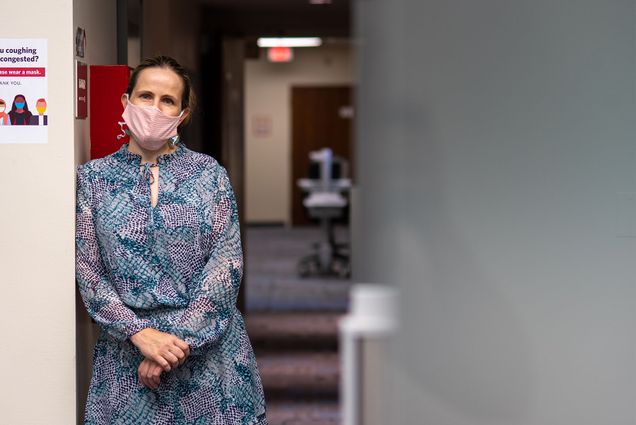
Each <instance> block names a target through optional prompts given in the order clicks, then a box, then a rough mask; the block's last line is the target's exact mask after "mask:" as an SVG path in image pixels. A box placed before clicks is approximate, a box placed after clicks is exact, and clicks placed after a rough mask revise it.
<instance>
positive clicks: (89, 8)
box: [69, 0, 117, 423]
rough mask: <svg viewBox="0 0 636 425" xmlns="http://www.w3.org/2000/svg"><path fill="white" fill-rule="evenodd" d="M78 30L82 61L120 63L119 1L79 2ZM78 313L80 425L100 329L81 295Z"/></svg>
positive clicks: (83, 150)
mask: <svg viewBox="0 0 636 425" xmlns="http://www.w3.org/2000/svg"><path fill="white" fill-rule="evenodd" d="M78 26H79V27H82V28H84V29H85V30H86V39H87V43H86V50H85V54H84V58H77V59H78V60H81V61H82V62H85V63H87V64H88V65H89V66H90V65H114V64H116V63H117V2H116V1H108V0H76V1H75V3H74V6H73V28H74V29H75V28H77V27H78ZM89 81H90V75H89ZM89 95H90V93H89ZM89 157H90V112H89V116H88V118H87V119H85V120H75V162H76V163H77V164H81V163H84V162H86V161H88V159H89ZM76 309H77V312H76V317H77V417H78V423H83V418H84V407H85V403H86V395H87V391H88V386H89V384H90V378H91V373H92V362H93V347H94V345H95V340H96V338H97V335H98V334H99V329H98V327H97V326H96V325H95V324H94V323H93V322H92V321H91V320H90V318H89V316H88V314H87V313H86V309H85V307H84V304H83V302H82V300H81V297H80V296H79V293H78V294H77V295H76ZM69 423H70V422H69Z"/></svg>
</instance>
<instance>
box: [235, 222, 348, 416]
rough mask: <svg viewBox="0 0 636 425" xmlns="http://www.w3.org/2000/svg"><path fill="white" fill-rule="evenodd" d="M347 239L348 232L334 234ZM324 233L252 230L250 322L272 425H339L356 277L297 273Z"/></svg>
mask: <svg viewBox="0 0 636 425" xmlns="http://www.w3.org/2000/svg"><path fill="white" fill-rule="evenodd" d="M336 230H337V232H336V238H337V240H338V242H346V240H347V237H348V235H347V229H346V228H338V229H336ZM322 237H323V235H322V234H321V231H320V229H319V228H296V229H290V228H284V227H249V228H248V229H247V234H246V235H245V236H244V240H245V243H246V252H247V255H246V276H245V281H246V304H247V314H246V322H247V328H248V333H249V335H250V339H251V340H252V344H253V345H254V350H255V352H256V359H257V362H258V365H259V370H260V373H261V377H262V380H263V385H264V387H265V397H266V400H267V405H268V420H269V423H270V425H339V424H340V409H339V405H338V385H339V379H340V362H339V357H338V351H337V348H338V347H337V346H338V327H337V323H338V319H339V318H340V317H341V316H342V315H343V314H344V313H345V312H346V309H347V305H348V293H349V288H350V286H351V282H350V280H346V279H338V278H321V277H309V278H300V277H298V275H297V265H298V261H299V260H300V259H301V258H302V257H303V256H305V255H307V254H310V253H311V250H312V242H314V241H318V240H320V239H321V238H322Z"/></svg>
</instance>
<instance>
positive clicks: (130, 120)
mask: <svg viewBox="0 0 636 425" xmlns="http://www.w3.org/2000/svg"><path fill="white" fill-rule="evenodd" d="M182 115H183V111H181V113H180V114H179V115H178V116H176V117H171V116H170V115H166V114H164V113H163V112H161V110H160V109H159V108H156V107H154V106H137V105H134V104H133V103H132V102H130V100H129V101H128V104H127V105H126V109H124V113H123V114H122V115H121V116H122V118H123V119H124V121H125V122H126V125H127V126H128V129H129V130H130V131H131V133H132V135H133V137H134V138H135V141H137V143H138V144H139V146H141V147H142V148H143V149H146V150H149V151H156V150H159V149H161V147H162V146H163V145H164V144H165V143H166V142H167V141H168V140H169V139H172V138H173V137H175V136H177V127H178V126H179V122H180V121H181V116H182Z"/></svg>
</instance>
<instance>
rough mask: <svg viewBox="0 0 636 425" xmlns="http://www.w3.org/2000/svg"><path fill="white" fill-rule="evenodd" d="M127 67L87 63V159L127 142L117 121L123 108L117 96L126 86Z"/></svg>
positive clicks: (119, 119) (117, 147) (119, 95)
mask: <svg viewBox="0 0 636 425" xmlns="http://www.w3.org/2000/svg"><path fill="white" fill-rule="evenodd" d="M129 76H130V68H128V66H126V65H91V67H90V77H89V87H90V94H89V102H90V109H89V116H90V120H91V128H90V137H91V159H95V158H101V157H103V156H106V155H109V154H111V153H113V152H115V151H116V150H117V149H119V147H120V146H121V145H122V143H126V142H127V141H128V137H127V136H126V137H125V138H123V139H119V140H118V139H117V136H118V135H119V134H121V130H120V127H119V124H117V123H118V122H119V121H122V118H121V114H122V112H124V108H123V107H122V105H121V95H122V94H123V93H124V92H125V91H126V87H128V78H129Z"/></svg>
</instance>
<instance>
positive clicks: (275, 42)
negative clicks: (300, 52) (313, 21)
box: [256, 37, 322, 47]
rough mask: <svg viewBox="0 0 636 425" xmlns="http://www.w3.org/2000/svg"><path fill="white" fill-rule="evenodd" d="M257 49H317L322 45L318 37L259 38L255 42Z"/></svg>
mask: <svg viewBox="0 0 636 425" xmlns="http://www.w3.org/2000/svg"><path fill="white" fill-rule="evenodd" d="M256 44H258V47H318V46H320V45H321V44H322V39H321V38H320V37H277V38H273V37H260V38H259V39H258V40H256Z"/></svg>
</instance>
